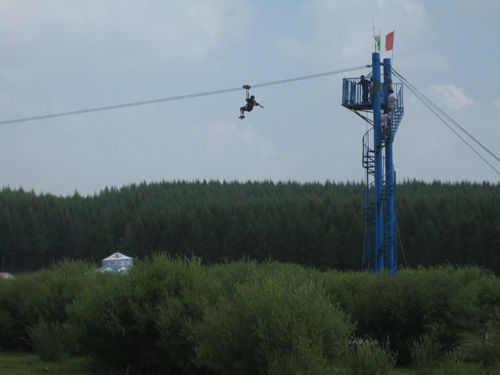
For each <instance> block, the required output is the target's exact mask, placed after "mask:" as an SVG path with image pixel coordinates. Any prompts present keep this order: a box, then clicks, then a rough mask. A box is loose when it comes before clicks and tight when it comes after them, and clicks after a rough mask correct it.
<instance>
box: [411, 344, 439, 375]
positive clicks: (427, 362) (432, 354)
mask: <svg viewBox="0 0 500 375" xmlns="http://www.w3.org/2000/svg"><path fill="white" fill-rule="evenodd" d="M408 346H409V349H410V355H411V361H412V365H413V367H414V368H415V370H416V373H417V375H420V374H421V375H424V374H429V373H431V371H432V368H433V367H435V366H436V364H437V361H438V359H439V357H440V355H441V351H442V346H441V345H440V344H439V343H437V342H435V341H434V340H433V338H432V336H431V335H423V336H421V337H420V338H419V339H412V340H411V341H410V342H409V344H408Z"/></svg>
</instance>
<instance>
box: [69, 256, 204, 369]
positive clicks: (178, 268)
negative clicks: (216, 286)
mask: <svg viewBox="0 0 500 375" xmlns="http://www.w3.org/2000/svg"><path fill="white" fill-rule="evenodd" d="M203 274H204V271H203V269H202V267H201V265H200V262H199V261H198V260H196V259H193V260H173V259H170V258H168V257H166V256H162V255H158V256H155V257H153V258H151V259H147V260H145V261H137V262H135V264H134V267H133V268H132V269H131V271H130V273H129V274H128V275H126V276H122V275H113V274H111V275H96V276H97V277H96V282H95V283H94V285H93V287H91V288H87V290H85V291H84V293H83V294H82V295H81V298H79V299H78V300H76V301H75V302H74V303H73V304H72V305H71V306H70V307H69V309H68V312H69V316H70V322H71V331H72V332H74V335H75V336H76V337H77V338H78V341H79V345H80V348H81V351H82V353H83V354H86V355H88V356H89V357H91V358H92V359H93V360H94V361H95V362H96V363H97V364H98V365H99V366H101V367H102V368H104V369H109V370H112V371H118V372H120V371H130V372H131V373H134V372H139V373H143V372H144V373H155V372H160V373H177V374H182V373H189V372H190V371H191V368H192V367H194V365H192V363H191V358H192V355H193V351H192V345H191V344H190V342H189V341H188V340H187V338H186V336H187V332H186V322H188V321H190V320H193V319H198V318H201V314H202V305H201V304H202V303H203V301H204V296H203V293H202V292H200V293H197V292H196V288H198V287H201V286H202V285H203V282H202V281H203V280H202V276H203Z"/></svg>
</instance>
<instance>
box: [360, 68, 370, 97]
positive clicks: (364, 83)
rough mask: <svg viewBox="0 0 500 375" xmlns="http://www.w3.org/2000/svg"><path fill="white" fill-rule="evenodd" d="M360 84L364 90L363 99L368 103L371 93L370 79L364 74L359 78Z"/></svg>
mask: <svg viewBox="0 0 500 375" xmlns="http://www.w3.org/2000/svg"><path fill="white" fill-rule="evenodd" d="M359 84H360V85H361V90H362V91H363V95H362V100H363V103H365V104H366V103H368V94H369V93H370V81H369V80H368V78H366V77H365V76H364V75H362V76H361V77H360V78H359Z"/></svg>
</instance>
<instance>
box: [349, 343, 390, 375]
mask: <svg viewBox="0 0 500 375" xmlns="http://www.w3.org/2000/svg"><path fill="white" fill-rule="evenodd" d="M395 363H396V358H395V356H394V354H393V353H392V352H391V351H390V350H389V347H388V346H387V347H385V348H384V347H381V346H380V344H379V343H378V342H377V341H375V340H370V339H367V340H363V339H355V340H353V341H352V342H351V345H350V348H349V350H348V351H347V353H346V358H345V366H346V373H347V374H348V375H386V374H389V373H390V371H391V369H392V368H393V367H394V364H395Z"/></svg>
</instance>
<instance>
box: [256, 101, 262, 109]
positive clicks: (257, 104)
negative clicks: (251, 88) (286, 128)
mask: <svg viewBox="0 0 500 375" xmlns="http://www.w3.org/2000/svg"><path fill="white" fill-rule="evenodd" d="M255 105H256V106H259V107H260V108H264V106H263V105H260V104H259V103H257V102H255Z"/></svg>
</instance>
